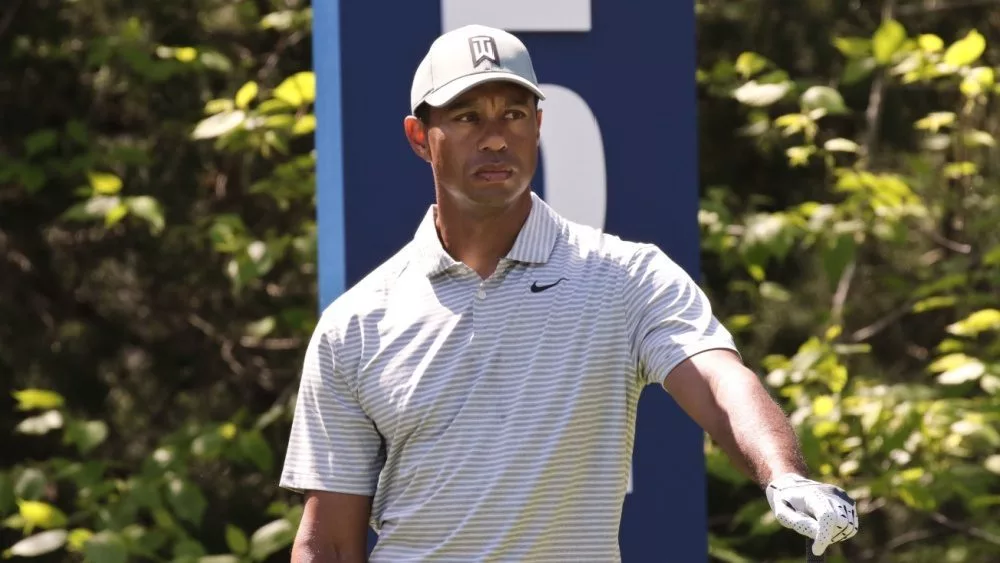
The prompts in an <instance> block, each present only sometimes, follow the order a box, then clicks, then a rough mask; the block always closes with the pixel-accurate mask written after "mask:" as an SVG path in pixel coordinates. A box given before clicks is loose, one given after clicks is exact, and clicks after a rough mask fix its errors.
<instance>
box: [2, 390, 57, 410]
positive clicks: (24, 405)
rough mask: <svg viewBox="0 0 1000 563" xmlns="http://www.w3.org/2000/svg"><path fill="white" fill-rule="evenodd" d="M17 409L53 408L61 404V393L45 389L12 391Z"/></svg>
mask: <svg viewBox="0 0 1000 563" xmlns="http://www.w3.org/2000/svg"><path fill="white" fill-rule="evenodd" d="M13 395H14V399H15V400H17V409H18V410H21V411H30V410H35V409H55V408H59V407H61V406H63V398H62V395H60V394H59V393H56V392H54V391H48V390H45V389H23V390H21V391H14V393H13Z"/></svg>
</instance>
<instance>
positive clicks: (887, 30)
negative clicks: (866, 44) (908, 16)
mask: <svg viewBox="0 0 1000 563" xmlns="http://www.w3.org/2000/svg"><path fill="white" fill-rule="evenodd" d="M905 41H906V28H904V27H903V24H901V23H899V22H898V21H896V20H893V19H887V20H885V21H883V22H882V24H881V25H880V26H879V28H878V29H877V30H876V31H875V35H874V36H873V37H872V52H873V53H874V55H875V60H876V61H877V62H878V63H879V64H887V63H888V62H889V61H891V60H892V56H893V55H895V54H896V52H897V51H898V50H899V48H900V47H902V46H903V43H904V42H905Z"/></svg>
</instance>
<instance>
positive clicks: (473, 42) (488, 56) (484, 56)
mask: <svg viewBox="0 0 1000 563" xmlns="http://www.w3.org/2000/svg"><path fill="white" fill-rule="evenodd" d="M469 49H470V50H471V51H472V67H473V68H475V67H478V66H479V65H480V64H482V63H483V62H484V61H489V62H490V63H492V64H495V65H497V66H500V56H499V55H497V43H496V41H494V40H493V38H492V37H490V36H489V35H477V36H475V37H470V38H469Z"/></svg>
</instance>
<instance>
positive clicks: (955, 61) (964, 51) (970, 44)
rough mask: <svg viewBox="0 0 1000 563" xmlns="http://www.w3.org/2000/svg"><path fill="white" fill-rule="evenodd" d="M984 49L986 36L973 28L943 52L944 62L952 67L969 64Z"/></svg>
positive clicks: (977, 57)
mask: <svg viewBox="0 0 1000 563" xmlns="http://www.w3.org/2000/svg"><path fill="white" fill-rule="evenodd" d="M985 50H986V38H984V37H983V36H982V34H981V33H979V32H978V31H976V30H975V29H973V30H971V31H969V33H968V34H966V36H965V37H963V38H962V39H959V40H958V41H956V42H954V43H952V45H951V46H950V47H948V50H947V51H945V53H944V62H945V64H947V65H950V66H954V67H961V66H966V65H970V64H972V63H974V62H976V61H977V60H978V59H979V57H980V56H982V54H983V51H985Z"/></svg>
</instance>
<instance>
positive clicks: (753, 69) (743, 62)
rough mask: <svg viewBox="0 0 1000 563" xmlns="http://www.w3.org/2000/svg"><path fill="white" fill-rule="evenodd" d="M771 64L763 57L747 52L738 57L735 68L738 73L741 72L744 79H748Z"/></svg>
mask: <svg viewBox="0 0 1000 563" xmlns="http://www.w3.org/2000/svg"><path fill="white" fill-rule="evenodd" d="M769 64H770V61H768V60H767V59H766V58H764V57H762V56H761V55H759V54H757V53H753V52H750V51H745V52H743V53H740V56H738V57H736V65H735V67H736V71H737V72H739V73H740V75H742V76H743V78H744V79H746V78H750V77H751V76H753V75H755V74H757V73H758V72H760V71H762V70H764V69H765V68H767V66H768V65H769Z"/></svg>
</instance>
